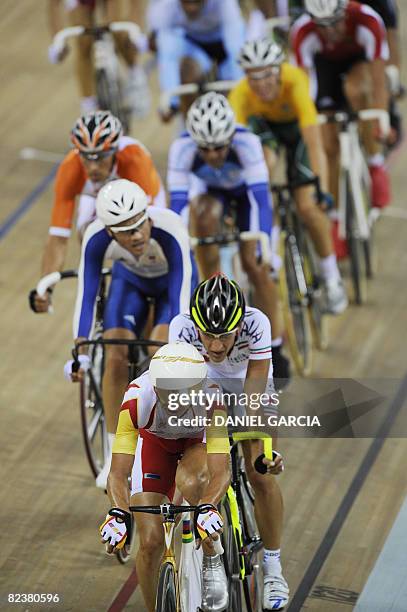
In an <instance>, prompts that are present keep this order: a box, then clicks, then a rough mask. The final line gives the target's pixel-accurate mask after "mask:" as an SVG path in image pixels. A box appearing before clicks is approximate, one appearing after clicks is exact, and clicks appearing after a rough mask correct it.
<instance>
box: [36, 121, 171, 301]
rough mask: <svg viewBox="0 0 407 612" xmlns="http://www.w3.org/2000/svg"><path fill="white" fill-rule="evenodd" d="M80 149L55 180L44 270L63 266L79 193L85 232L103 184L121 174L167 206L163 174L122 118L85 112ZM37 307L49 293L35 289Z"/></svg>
mask: <svg viewBox="0 0 407 612" xmlns="http://www.w3.org/2000/svg"><path fill="white" fill-rule="evenodd" d="M71 140H72V142H73V144H74V146H75V150H73V151H71V152H70V153H68V154H67V156H66V157H65V159H64V160H63V162H62V163H61V165H60V167H59V169H58V172H57V176H56V180H55V198H54V206H53V209H52V214H51V224H50V228H49V236H48V239H47V242H46V245H45V250H44V255H43V259H42V267H41V276H44V275H45V274H49V273H50V272H54V271H55V270H62V269H63V266H64V262H65V255H66V250H67V246H68V239H69V236H70V234H71V227H72V221H73V217H74V212H75V201H76V199H77V198H78V211H77V222H76V225H77V230H78V233H79V235H80V237H82V235H83V233H84V231H85V229H86V227H87V226H88V225H89V223H90V222H91V221H93V220H94V219H95V216H96V215H95V202H96V196H97V194H98V192H99V190H100V189H101V187H102V186H103V185H104V184H105V183H107V182H108V181H111V180H113V179H116V178H126V179H128V180H130V181H133V182H134V183H137V184H138V185H139V186H140V187H141V188H142V189H143V190H144V191H145V193H146V194H147V195H148V196H149V197H150V198H151V203H153V204H155V205H158V206H165V193H164V189H163V187H162V184H161V180H160V177H159V175H158V172H157V170H156V168H155V166H154V163H153V161H152V159H151V156H150V154H149V152H148V150H147V149H146V148H145V147H144V145H143V144H142V143H141V142H139V141H138V140H135V139H134V138H130V137H128V136H122V126H121V123H120V121H119V120H118V119H117V118H116V117H114V115H112V114H111V113H110V112H108V111H93V112H91V113H88V114H87V115H85V116H83V117H80V118H79V119H78V120H77V121H76V123H75V125H74V127H73V129H72V131H71ZM29 300H30V306H31V308H32V310H33V311H34V312H47V311H48V307H49V305H50V293H48V295H46V296H45V297H43V298H41V297H39V296H38V295H37V293H36V291H35V290H32V291H31V292H30V296H29Z"/></svg>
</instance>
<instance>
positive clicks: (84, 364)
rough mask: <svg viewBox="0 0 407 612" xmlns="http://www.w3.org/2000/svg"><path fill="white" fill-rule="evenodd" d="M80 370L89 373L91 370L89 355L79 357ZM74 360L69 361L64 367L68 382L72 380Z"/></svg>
mask: <svg viewBox="0 0 407 612" xmlns="http://www.w3.org/2000/svg"><path fill="white" fill-rule="evenodd" d="M78 361H79V368H80V369H81V370H84V372H87V370H89V368H90V358H89V356H88V355H78ZM74 363H75V362H74V360H73V359H69V360H68V361H67V362H66V364H65V365H64V376H65V378H66V380H72V366H73V364H74Z"/></svg>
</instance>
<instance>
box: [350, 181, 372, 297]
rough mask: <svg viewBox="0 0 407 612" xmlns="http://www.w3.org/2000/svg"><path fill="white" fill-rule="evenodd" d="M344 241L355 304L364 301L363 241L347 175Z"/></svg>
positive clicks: (365, 293)
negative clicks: (347, 253) (346, 246)
mask: <svg viewBox="0 0 407 612" xmlns="http://www.w3.org/2000/svg"><path fill="white" fill-rule="evenodd" d="M346 239H347V243H348V250H349V259H350V271H351V277H352V284H353V291H354V296H355V302H356V304H358V305H360V304H363V303H364V302H365V301H366V295H367V282H366V275H365V274H364V271H363V267H362V261H363V259H364V257H365V253H364V244H363V243H364V242H365V241H364V240H362V239H361V238H360V236H359V232H358V226H357V220H356V215H355V205H354V200H353V194H352V188H351V183H350V177H349V175H348V176H346Z"/></svg>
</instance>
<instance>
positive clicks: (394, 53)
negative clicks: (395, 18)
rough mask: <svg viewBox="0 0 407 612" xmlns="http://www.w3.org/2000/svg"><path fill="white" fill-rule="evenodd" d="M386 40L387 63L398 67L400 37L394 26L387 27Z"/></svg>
mask: <svg viewBox="0 0 407 612" xmlns="http://www.w3.org/2000/svg"><path fill="white" fill-rule="evenodd" d="M387 42H388V43H389V51H390V57H389V61H388V63H389V64H392V65H394V66H397V67H398V68H400V64H401V53H400V37H399V32H398V30H396V29H395V28H388V30H387Z"/></svg>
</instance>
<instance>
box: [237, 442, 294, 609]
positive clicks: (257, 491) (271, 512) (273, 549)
mask: <svg viewBox="0 0 407 612" xmlns="http://www.w3.org/2000/svg"><path fill="white" fill-rule="evenodd" d="M242 447H243V454H244V458H245V467H246V474H247V477H248V479H249V482H250V484H251V486H252V487H253V491H254V514H255V517H256V522H257V526H258V528H259V532H260V536H261V539H262V541H263V544H264V556H263V575H264V594H263V609H264V610H268V609H270V610H273V609H281V608H282V607H284V606H285V605H286V603H287V602H288V596H289V589H288V585H287V582H286V580H285V578H284V576H283V573H282V567H281V562H280V545H281V535H282V528H283V497H282V494H281V491H280V487H279V485H278V483H277V481H276V477H275V476H272V475H271V474H268V475H267V476H266V475H262V474H259V473H258V472H257V471H256V470H255V469H254V467H253V462H254V461H255V460H256V458H257V457H258V456H259V455H260V454H262V453H263V443H262V441H261V440H246V441H245V442H243V443H242ZM270 517H272V519H271V520H270Z"/></svg>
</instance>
